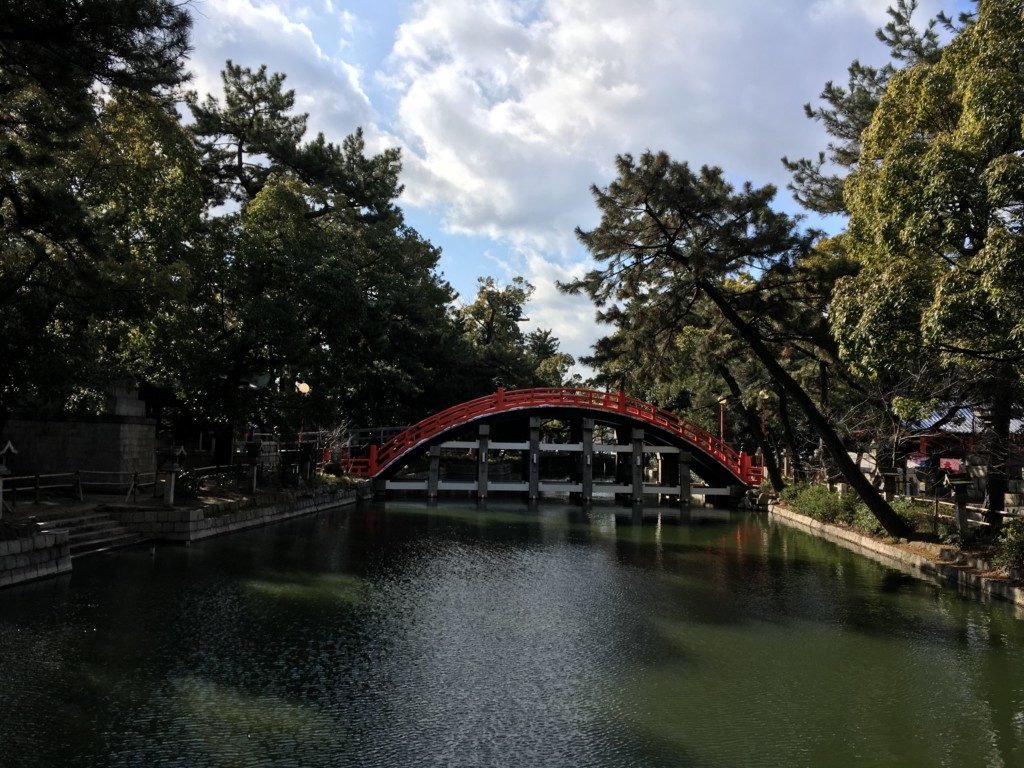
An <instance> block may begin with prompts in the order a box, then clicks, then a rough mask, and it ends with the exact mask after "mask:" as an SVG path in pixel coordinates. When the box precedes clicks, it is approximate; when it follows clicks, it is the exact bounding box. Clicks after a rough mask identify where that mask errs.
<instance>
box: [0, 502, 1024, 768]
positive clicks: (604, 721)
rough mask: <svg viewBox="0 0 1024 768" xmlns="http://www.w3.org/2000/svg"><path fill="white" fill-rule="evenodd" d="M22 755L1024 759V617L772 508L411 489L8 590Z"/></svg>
mask: <svg viewBox="0 0 1024 768" xmlns="http://www.w3.org/2000/svg"><path fill="white" fill-rule="evenodd" d="M0 654H2V655H0V765H3V766H18V767H20V766H26V767H29V766H31V767H33V768H34V767H36V766H90V767H91V766H126V767H127V766H133V767H134V766H189V768H192V767H196V766H211V767H212V766H246V767H248V766H271V765H273V766H303V767H306V766H325V767H326V766H332V767H333V766H361V767H362V766H389V767H391V766H417V767H418V768H423V767H424V766H505V765H514V766H609V767H611V766H695V767H699V766H740V765H742V766H825V765H827V766H846V765H849V766H854V765H856V766H872V765H878V766H957V767H958V768H959V767H961V766H975V765H977V766H1016V765H1024V622H1021V621H1019V620H1018V619H1016V618H1015V617H1014V615H1013V610H1012V609H1011V608H1009V607H1007V606H1003V605H981V604H978V603H975V602H971V601H969V600H966V599H963V598H961V597H958V596H957V595H956V594H955V593H954V592H951V591H949V590H945V589H940V588H938V587H935V586H932V585H929V584H925V583H922V582H919V581H915V580H913V579H911V578H909V577H907V576H904V575H902V574H900V573H898V572H896V571H892V570H890V569H887V568H885V567H883V566H880V565H877V564H875V563H873V562H870V561H868V560H866V559H863V558H861V557H860V556H858V555H855V554H852V553H848V552H846V551H844V550H841V549H839V548H837V547H835V546H834V545H832V544H829V543H827V542H824V541H821V540H818V539H815V538H812V537H810V536H808V535H806V534H804V533H801V532H798V531H794V530H792V529H788V528H785V527H781V526H778V525H775V524H772V523H771V522H769V521H768V519H767V518H766V517H765V516H763V515H758V514H747V513H728V512H718V511H713V510H692V511H691V512H690V513H687V514H686V515H684V519H683V520H682V521H670V520H667V519H665V520H662V522H661V523H658V524H656V523H650V522H649V523H647V524H645V525H644V526H633V525H630V524H627V523H625V522H621V521H620V522H619V523H618V524H616V520H615V517H614V509H613V508H611V507H596V508H595V509H594V510H593V511H591V512H590V513H589V514H586V515H584V514H582V513H581V512H579V511H578V510H576V509H574V508H571V507H568V506H557V505H549V506H542V507H541V508H539V509H535V510H533V511H530V510H528V509H526V508H525V507H523V508H520V507H517V506H512V505H509V506H503V505H500V504H492V505H491V506H490V507H489V508H488V509H486V510H481V511H478V510H477V509H476V508H475V507H474V506H469V505H464V506H460V505H457V504H452V505H442V506H439V507H427V506H425V505H417V504H388V505H387V506H383V505H379V506H366V507H361V508H359V509H352V510H340V511H335V512H329V513H321V514H320V515H318V516H311V517H306V518H301V519H297V520H293V521H291V522H288V523H282V524H279V525H275V526H271V527H267V528H263V529H259V530H255V531H250V532H246V533H240V534H235V535H231V536H226V537H222V538H217V539H211V540H207V541H205V542H202V543H199V544H196V545H193V546H192V547H189V548H185V547H174V546H158V547H156V548H150V547H142V548H136V549H129V550H123V551H120V552H116V553H113V554H109V555H102V556H94V557H89V558H84V559H80V560H77V561H76V562H75V570H74V574H73V575H72V576H71V577H65V578H62V579H56V580H50V581H44V582H38V583H36V584H33V585H26V586H24V587H19V588H14V589H10V590H6V591H4V592H0Z"/></svg>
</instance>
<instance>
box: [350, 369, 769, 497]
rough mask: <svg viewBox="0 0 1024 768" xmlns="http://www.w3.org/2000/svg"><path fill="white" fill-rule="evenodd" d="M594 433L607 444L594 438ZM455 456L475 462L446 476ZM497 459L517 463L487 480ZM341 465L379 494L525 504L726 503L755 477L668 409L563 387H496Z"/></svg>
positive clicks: (746, 464) (744, 462) (726, 448)
mask: <svg viewBox="0 0 1024 768" xmlns="http://www.w3.org/2000/svg"><path fill="white" fill-rule="evenodd" d="M550 421H558V422H560V423H561V424H562V425H564V426H566V427H568V430H567V433H568V440H566V441H564V442H554V441H552V440H551V435H544V434H543V429H542V427H543V425H544V423H545V422H550ZM595 432H596V433H597V434H598V435H599V436H600V437H602V438H604V437H606V436H609V435H610V436H613V438H614V442H611V441H606V440H604V439H598V440H595ZM562 434H563V435H564V434H566V432H565V431H564V430H563V431H562ZM542 438H543V439H542ZM457 452H461V453H462V454H463V455H466V454H467V452H469V453H470V454H472V455H473V456H474V457H475V467H474V468H472V470H471V471H470V472H468V473H467V472H466V471H465V467H464V466H463V467H462V469H463V471H462V472H461V473H458V474H459V476H458V477H452V474H453V473H452V472H450V471H446V470H447V469H448V468H447V467H446V466H445V462H444V457H446V456H449V457H450V456H451V455H452V454H453V453H457ZM498 455H500V456H502V457H503V458H508V457H510V456H511V457H512V458H511V460H510V461H509V462H508V464H507V465H506V468H507V467H508V466H514V467H516V468H517V469H516V471H515V472H514V475H516V476H508V474H507V473H506V475H505V476H501V477H495V476H494V475H495V474H497V473H496V472H495V469H496V466H495V464H494V462H492V461H491V459H493V458H495V457H496V456H498ZM556 456H560V457H561V459H562V461H561V462H560V463H561V466H562V468H563V469H564V470H567V471H564V472H562V473H556V474H560V475H561V476H559V477H557V478H551V477H548V476H546V475H547V474H549V473H545V472H544V471H543V468H544V465H545V464H551V463H552V462H551V457H556ZM566 458H568V461H566ZM596 463H597V464H604V465H606V466H607V465H609V464H610V466H611V467H612V470H611V473H610V478H608V477H606V478H602V477H601V473H600V472H598V473H595V464H596ZM342 465H343V467H344V468H345V469H346V470H347V471H348V472H350V473H351V474H353V475H356V476H362V477H367V478H372V479H373V481H374V487H375V490H376V491H377V492H378V493H379V494H382V495H383V494H385V493H386V492H387V491H405V492H422V493H423V494H425V495H426V496H427V498H429V499H436V498H437V497H438V495H439V494H440V493H442V492H447V491H455V492H458V491H461V492H471V493H473V494H475V495H476V497H477V498H478V499H480V500H485V499H487V497H488V495H489V494H492V493H520V494H523V495H525V496H526V497H527V498H528V499H529V500H530V501H531V502H534V501H538V500H539V499H540V498H541V496H542V495H543V494H545V493H547V494H565V493H568V494H571V495H573V496H574V497H575V498H577V499H578V500H579V501H581V502H582V503H584V504H587V503H590V502H591V501H592V500H593V499H594V498H595V497H598V496H602V495H604V496H611V495H614V496H615V497H616V498H618V499H620V500H622V501H625V502H629V503H631V504H633V505H634V506H638V507H639V506H642V505H643V501H644V497H645V495H646V496H652V495H656V496H658V497H660V498H661V500H663V501H664V500H666V498H667V499H668V500H670V501H672V502H674V503H676V504H678V505H681V506H688V505H689V503H690V500H691V498H692V497H693V496H701V497H704V498H705V499H707V498H708V497H711V498H713V499H715V500H717V501H719V502H723V503H728V502H730V501H735V500H737V499H739V498H740V497H741V496H742V495H743V493H744V491H745V490H746V489H747V488H748V487H749V486H752V485H756V484H757V483H759V482H760V481H761V480H762V478H763V476H764V468H763V467H762V466H758V465H756V464H755V462H754V461H753V459H752V457H750V456H749V455H748V454H746V453H745V452H743V451H737V450H735V449H734V448H733V447H732V446H730V445H729V444H728V443H726V442H724V441H723V440H721V439H719V438H718V437H716V436H714V435H712V434H711V433H709V432H707V431H706V430H704V429H702V428H701V427H699V426H697V425H695V424H692V423H690V422H687V421H685V420H683V419H680V418H679V417H678V416H676V415H675V414H673V413H670V412H668V411H663V410H661V409H659V408H657V407H655V406H653V405H651V404H649V403H645V402H643V401H640V400H636V399H634V398H631V397H627V396H626V395H625V394H624V393H622V392H599V391H595V390H589V389H579V388H572V387H557V388H543V389H522V390H510V391H506V390H504V389H499V390H498V391H497V392H495V393H493V394H491V395H487V396H485V397H481V398H477V399H476V400H470V401H468V402H465V403H460V404H458V405H455V406H452V407H451V408H448V409H446V410H444V411H441V412H440V413H437V414H434V415H433V416H430V417H428V418H426V419H424V420H423V421H421V422H419V423H417V424H414V425H413V426H411V427H408V428H406V429H404V430H402V431H400V432H399V433H398V434H396V435H394V436H393V437H391V438H390V439H389V440H387V441H385V442H383V443H382V444H379V445H378V444H370V445H367V446H364V447H362V448H361V449H360V450H356V451H353V452H352V453H351V454H349V455H346V456H343V457H342ZM467 475H468V476H467ZM595 475H596V476H595ZM694 476H695V477H696V478H697V480H698V482H696V483H694V482H693V477H694ZM602 479H604V480H605V481H604V482H602ZM609 480H610V481H609Z"/></svg>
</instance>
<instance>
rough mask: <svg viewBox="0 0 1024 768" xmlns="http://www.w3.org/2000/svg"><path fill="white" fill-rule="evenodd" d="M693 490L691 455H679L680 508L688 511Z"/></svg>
mask: <svg viewBox="0 0 1024 768" xmlns="http://www.w3.org/2000/svg"><path fill="white" fill-rule="evenodd" d="M691 498H692V489H691V488H690V454H689V453H688V452H686V451H681V452H680V453H679V506H680V507H682V508H683V509H687V508H688V507H689V506H690V499H691Z"/></svg>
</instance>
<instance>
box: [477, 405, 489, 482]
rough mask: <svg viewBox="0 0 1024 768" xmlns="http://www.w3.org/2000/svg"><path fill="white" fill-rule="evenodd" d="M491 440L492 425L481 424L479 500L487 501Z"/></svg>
mask: <svg viewBox="0 0 1024 768" xmlns="http://www.w3.org/2000/svg"><path fill="white" fill-rule="evenodd" d="M490 440H491V425H490V424H481V425H480V436H479V437H478V438H477V451H476V453H477V470H478V471H477V479H476V498H477V501H487V446H488V443H490Z"/></svg>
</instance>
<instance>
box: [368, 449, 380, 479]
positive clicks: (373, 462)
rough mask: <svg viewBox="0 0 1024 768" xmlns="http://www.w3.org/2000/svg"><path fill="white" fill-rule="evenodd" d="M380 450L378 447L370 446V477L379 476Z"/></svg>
mask: <svg viewBox="0 0 1024 768" xmlns="http://www.w3.org/2000/svg"><path fill="white" fill-rule="evenodd" d="M379 450H380V449H379V448H378V447H377V446H376V445H371V446H370V462H369V469H370V476H371V477H373V476H374V475H376V474H377V452H378V451H379Z"/></svg>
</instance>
